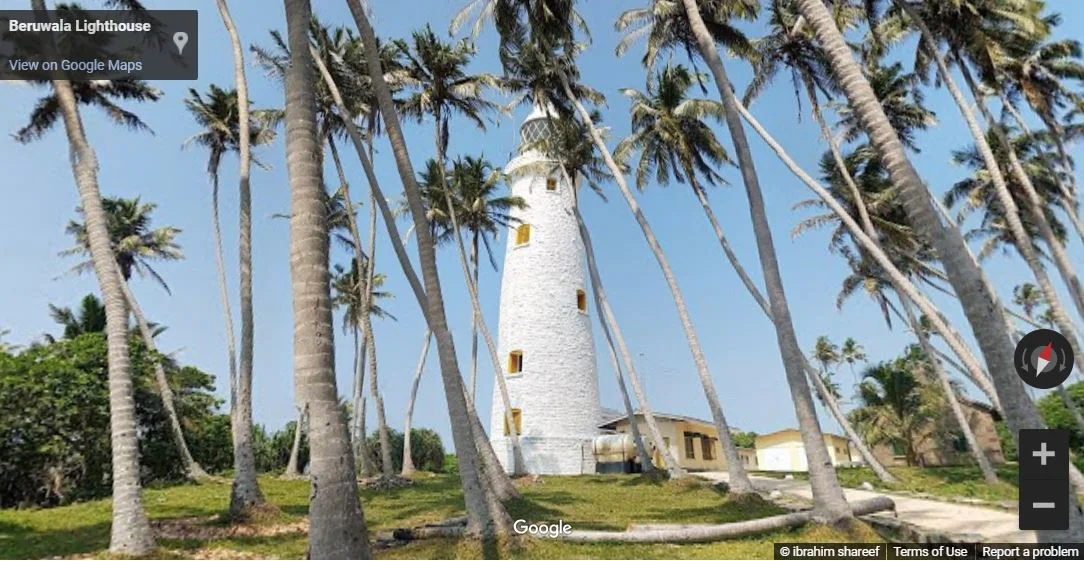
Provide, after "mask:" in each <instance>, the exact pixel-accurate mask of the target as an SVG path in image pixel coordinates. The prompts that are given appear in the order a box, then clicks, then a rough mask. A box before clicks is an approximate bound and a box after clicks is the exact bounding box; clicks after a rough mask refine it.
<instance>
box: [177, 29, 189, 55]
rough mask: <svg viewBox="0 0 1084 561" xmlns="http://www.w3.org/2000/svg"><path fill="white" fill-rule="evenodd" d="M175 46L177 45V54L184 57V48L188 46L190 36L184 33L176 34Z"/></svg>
mask: <svg viewBox="0 0 1084 561" xmlns="http://www.w3.org/2000/svg"><path fill="white" fill-rule="evenodd" d="M173 44H174V45H177V54H180V55H184V46H185V45H187V44H188V34H187V33H185V32H184V31H178V32H176V33H174V34H173Z"/></svg>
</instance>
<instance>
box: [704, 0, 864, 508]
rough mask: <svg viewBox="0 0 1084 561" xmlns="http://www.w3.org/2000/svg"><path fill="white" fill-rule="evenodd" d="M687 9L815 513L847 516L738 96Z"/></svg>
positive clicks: (710, 42) (707, 36) (712, 43)
mask: <svg viewBox="0 0 1084 561" xmlns="http://www.w3.org/2000/svg"><path fill="white" fill-rule="evenodd" d="M683 3H684V6H685V14H686V16H687V17H688V19H689V26H690V28H691V29H692V31H693V35H695V36H696V40H697V44H698V46H699V49H700V53H701V55H702V56H703V57H704V60H706V61H707V63H708V66H709V67H710V68H711V71H712V74H713V75H714V77H715V84H716V86H717V87H718V88H719V95H720V96H721V98H722V102H723V108H724V110H725V112H726V122H727V128H728V129H729V130H730V136H731V138H732V139H733V141H734V150H735V152H736V153H737V156H738V167H739V168H740V169H741V174H742V179H743V182H744V184H745V191H746V195H747V196H748V198H749V214H750V217H751V218H752V221H753V235H754V237H755V238H756V242H757V253H758V255H759V256H760V266H761V269H762V271H763V274H764V284H765V288H766V291H767V293H768V304H769V306H770V308H771V318H772V319H773V320H774V321H773V324H774V325H775V332H776V338H777V339H778V344H779V351H780V353H781V355H782V358H783V369H784V371H785V372H786V377H787V384H788V385H789V386H790V393H791V399H792V400H793V402H794V410H795V413H796V415H797V419H798V430H799V432H800V433H801V435H802V442H803V444H804V445H805V453H806V457H807V458H808V464H809V481H810V484H811V486H812V489H813V508H814V510H815V511H817V512H818V518H824V519H825V520H828V521H835V520H839V519H842V518H847V517H850V516H851V509H850V506H848V505H847V499H846V498H845V497H844V496H843V488H842V487H841V486H840V485H839V479H838V478H837V477H836V472H835V469H834V467H833V466H832V458H831V456H830V455H829V454H828V448H827V446H826V445H825V443H824V433H823V432H822V431H821V428H820V423H819V422H818V421H817V411H816V406H815V404H814V403H813V394H812V392H810V390H809V384H807V383H806V379H805V376H804V375H803V372H802V369H803V364H802V362H803V360H804V355H803V354H802V350H801V349H800V348H799V347H798V338H797V336H796V335H795V333H794V323H793V321H792V320H791V316H790V309H789V307H788V305H787V298H786V293H785V291H784V288H783V278H782V275H781V274H780V272H779V262H778V259H777V257H776V253H775V243H774V241H773V240H772V232H771V226H770V225H769V223H768V216H767V212H766V210H765V207H764V195H763V193H762V192H761V190H760V180H759V178H758V177H757V172H756V169H755V167H754V163H753V155H752V152H751V151H750V150H749V142H748V139H747V138H746V136H745V129H744V127H743V126H742V123H741V117H740V116H739V114H738V111H737V110H736V108H735V105H737V103H738V102H737V100H736V99H735V98H734V92H733V91H732V90H731V88H730V80H729V79H728V78H727V76H726V69H725V67H724V66H723V63H722V60H721V59H720V58H719V53H718V51H717V50H716V46H715V41H714V40H713V39H712V38H711V35H710V34H709V32H708V29H707V27H706V26H705V25H704V21H703V20H702V19H701V18H700V9H699V7H697V5H696V0H683Z"/></svg>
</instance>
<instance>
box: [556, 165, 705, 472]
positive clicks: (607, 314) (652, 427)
mask: <svg viewBox="0 0 1084 561" xmlns="http://www.w3.org/2000/svg"><path fill="white" fill-rule="evenodd" d="M561 173H562V174H563V175H564V179H565V182H566V183H568V184H569V185H574V188H573V189H572V197H573V199H574V200H573V205H572V209H573V212H575V213H576V226H577V227H578V228H579V230H580V238H581V239H582V240H583V249H584V255H585V256H586V259H587V272H588V275H589V276H590V277H591V294H592V295H593V300H594V301H595V313H597V314H598V316H599V326H600V327H601V328H602V334H603V335H604V336H605V337H606V347H607V349H609V351H610V360H611V361H612V362H613V369H614V375H615V376H617V388H618V390H619V391H620V392H621V401H622V403H623V404H624V406H625V414H626V415H627V417H628V419H629V430H630V431H631V432H632V438H633V441H634V442H635V443H636V453H637V454H638V455H639V457H640V465H641V466H642V468H643V471H644V472H653V471H655V466H654V464H653V463H652V462H651V456H650V455H649V454H648V453H647V448H646V447H645V446H644V440H643V437H642V436H641V434H640V428H639V423H637V422H636V412H635V411H634V410H633V408H632V403H631V402H630V401H629V394H628V390H627V389H626V388H625V380H624V377H623V376H622V375H621V364H620V363H619V362H618V359H617V356H618V352H620V353H621V358H622V360H623V361H624V363H625V365H626V369H627V370H628V374H629V381H630V382H631V383H632V389H633V392H634V393H635V395H636V402H637V403H638V404H639V405H640V412H641V414H643V416H644V422H645V423H646V424H647V431H648V434H649V435H650V436H651V441H652V444H654V446H655V450H657V451H658V452H659V457H661V458H662V460H663V464H665V467H666V470H667V473H668V474H669V476H670V478H671V479H681V478H682V477H685V476H687V475H688V474H687V473H686V472H685V470H684V469H682V468H681V466H680V465H679V464H678V462H677V460H676V459H675V458H674V455H673V453H672V452H671V451H670V448H669V447H668V446H666V441H664V440H663V438H662V433H661V431H659V425H658V423H657V422H656V421H655V415H654V413H652V412H651V407H650V406H649V405H648V402H647V397H646V396H645V394H644V392H643V390H642V389H641V387H640V380H639V376H637V375H636V369H635V367H634V366H633V361H632V355H631V354H629V351H628V348H627V347H626V345H625V338H624V336H623V335H622V334H621V329H620V328H619V327H618V326H617V322H616V321H615V320H614V318H613V314H612V313H611V310H610V303H609V301H608V300H607V298H606V291H605V289H604V288H603V286H602V276H601V275H600V274H599V272H598V262H597V261H596V260H595V248H594V245H593V244H592V243H591V233H590V232H589V231H588V230H587V224H585V223H584V221H583V216H582V215H581V214H580V205H579V196H578V195H579V185H578V184H577V183H575V182H573V181H572V180H571V178H569V177H568V172H567V170H565V168H564V166H562V167H561ZM615 338H616V340H617V347H615V346H614V339H615Z"/></svg>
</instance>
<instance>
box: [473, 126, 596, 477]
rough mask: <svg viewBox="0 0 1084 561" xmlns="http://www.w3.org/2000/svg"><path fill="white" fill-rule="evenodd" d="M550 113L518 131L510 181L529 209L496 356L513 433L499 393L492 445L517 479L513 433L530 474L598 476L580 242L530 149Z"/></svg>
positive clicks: (564, 189) (508, 270) (514, 242)
mask: <svg viewBox="0 0 1084 561" xmlns="http://www.w3.org/2000/svg"><path fill="white" fill-rule="evenodd" d="M551 118H557V117H556V115H555V114H554V113H553V111H552V110H550V111H545V110H543V109H542V108H540V107H537V106H536V107H535V109H534V111H532V112H531V114H530V115H529V116H528V117H527V120H526V121H524V123H523V126H522V127H520V137H521V144H520V150H519V154H518V156H516V157H515V158H514V159H513V160H512V161H511V162H509V163H508V166H507V167H506V168H505V172H506V173H508V174H509V176H510V177H511V180H510V181H511V184H512V195H515V196H519V197H523V199H524V200H525V201H526V203H527V208H525V209H523V210H518V209H517V210H513V211H512V215H513V216H514V217H515V218H516V219H517V221H516V222H514V223H513V225H512V228H511V232H510V233H509V236H508V248H507V250H506V252H505V257H504V273H503V276H502V278H501V301H500V328H499V329H500V332H499V333H500V337H499V339H500V341H499V343H498V353H500V357H501V359H502V360H503V361H504V363H505V364H504V365H503V367H504V372H505V377H506V379H507V383H508V393H509V397H510V401H511V405H512V417H513V419H514V424H515V425H516V426H515V427H508V426H507V423H506V422H505V416H504V402H503V400H502V399H501V395H500V391H499V390H498V389H497V388H496V387H495V388H494V391H493V407H492V410H491V411H492V413H491V415H490V433H489V434H490V439H491V441H492V443H493V447H494V449H495V450H496V451H497V455H498V456H499V457H500V459H501V463H502V464H503V465H504V468H505V470H506V471H512V441H511V439H510V438H509V433H508V431H509V430H516V431H517V432H518V434H519V438H520V445H521V447H522V450H523V459H524V461H525V463H526V466H525V467H526V469H527V471H528V472H529V473H539V474H563V475H576V474H581V473H593V472H594V465H595V462H594V458H593V455H592V451H591V442H592V440H593V439H594V437H595V436H596V435H597V434H598V423H599V422H600V417H601V411H600V405H599V397H598V372H597V369H596V365H595V345H594V340H593V339H592V336H591V318H590V316H589V315H588V314H589V312H588V306H587V290H588V288H587V275H586V272H585V270H584V253H583V240H582V239H581V238H580V233H579V229H578V228H577V226H576V217H575V215H574V214H573V211H572V205H573V200H574V198H573V196H572V195H573V194H572V193H571V191H570V190H571V189H572V188H573V187H572V186H571V185H569V184H568V182H566V181H565V180H564V178H563V177H562V174H561V172H560V171H559V170H558V169H556V166H555V164H554V162H553V161H552V160H549V159H547V157H546V156H545V155H543V154H542V153H541V152H539V151H538V150H534V149H532V148H531V146H532V145H534V143H536V142H537V141H538V140H539V139H541V138H543V136H544V135H546V134H547V133H548V132H549V131H550V130H551V129H550V126H551V125H550V119H551Z"/></svg>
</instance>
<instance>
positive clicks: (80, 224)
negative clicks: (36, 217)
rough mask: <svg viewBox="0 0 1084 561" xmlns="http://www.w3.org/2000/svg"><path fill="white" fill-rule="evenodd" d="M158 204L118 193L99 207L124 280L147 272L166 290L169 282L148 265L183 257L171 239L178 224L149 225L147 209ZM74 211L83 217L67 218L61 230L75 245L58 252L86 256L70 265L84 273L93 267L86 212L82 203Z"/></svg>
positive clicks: (66, 254) (149, 210)
mask: <svg viewBox="0 0 1084 561" xmlns="http://www.w3.org/2000/svg"><path fill="white" fill-rule="evenodd" d="M156 208H158V205H156V204H154V203H144V202H142V201H140V199H139V197H136V198H134V199H124V198H121V197H105V198H103V199H102V209H103V210H104V211H105V214H106V219H107V228H108V229H109V239H110V242H111V243H110V245H111V248H112V250H113V253H114V254H115V255H116V262H117V265H118V266H119V267H120V272H121V275H122V276H123V277H124V280H125V282H127V281H128V280H130V279H131V278H132V274H133V273H136V274H139V275H140V276H149V277H151V278H152V279H153V280H154V281H155V282H157V283H158V284H159V285H160V286H161V287H162V288H163V289H165V291H166V292H169V285H168V284H166V281H165V279H163V278H162V275H160V274H158V271H156V270H155V269H154V267H153V266H151V262H152V261H177V260H180V259H183V258H184V255H183V254H182V253H181V249H180V246H178V245H177V242H176V241H175V239H176V237H177V235H178V234H180V233H181V230H180V229H179V228H175V227H173V226H164V227H162V228H151V226H150V224H151V213H153V212H154V210H155V209H156ZM75 211H76V212H77V213H78V214H79V215H80V216H82V217H83V221H77V220H70V221H68V226H67V228H66V229H65V230H64V231H65V233H67V234H69V235H71V236H72V237H73V238H75V245H74V246H72V247H71V248H69V249H66V250H64V251H62V252H60V255H61V256H62V257H66V256H71V255H83V256H86V257H87V259H86V260H85V261H81V262H79V263H78V264H77V265H75V266H74V267H72V269H71V272H73V273H85V272H88V271H90V270H91V269H93V267H94V262H93V259H92V258H91V256H90V249H89V241H88V233H87V227H86V213H85V212H84V211H83V207H81V206H80V207H77V208H76V209H75Z"/></svg>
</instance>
